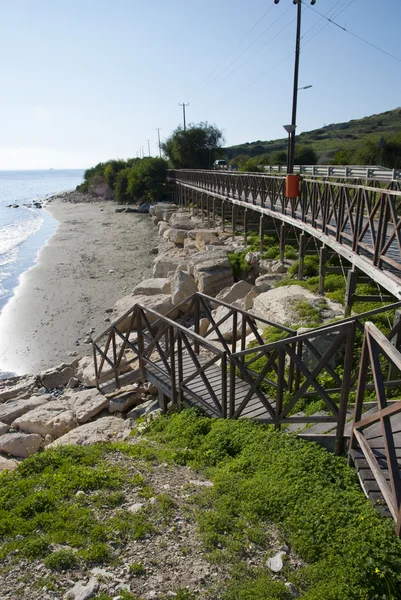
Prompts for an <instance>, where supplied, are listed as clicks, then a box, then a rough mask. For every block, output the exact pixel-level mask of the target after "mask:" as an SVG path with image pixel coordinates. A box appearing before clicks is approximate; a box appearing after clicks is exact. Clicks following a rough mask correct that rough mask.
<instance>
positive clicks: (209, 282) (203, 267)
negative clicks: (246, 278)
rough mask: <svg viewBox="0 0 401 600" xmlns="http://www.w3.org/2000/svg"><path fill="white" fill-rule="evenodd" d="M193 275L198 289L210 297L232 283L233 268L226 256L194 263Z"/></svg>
mask: <svg viewBox="0 0 401 600" xmlns="http://www.w3.org/2000/svg"><path fill="white" fill-rule="evenodd" d="M193 275H194V279H195V283H196V286H197V288H198V290H199V291H200V292H202V293H203V294H206V295H208V296H212V297H214V296H216V294H218V293H219V292H220V291H221V290H222V289H224V288H226V287H231V286H232V285H233V283H234V277H233V270H232V267H231V264H230V262H229V260H228V258H227V257H224V258H216V259H213V258H212V259H210V260H204V262H202V263H197V264H195V265H194V269H193Z"/></svg>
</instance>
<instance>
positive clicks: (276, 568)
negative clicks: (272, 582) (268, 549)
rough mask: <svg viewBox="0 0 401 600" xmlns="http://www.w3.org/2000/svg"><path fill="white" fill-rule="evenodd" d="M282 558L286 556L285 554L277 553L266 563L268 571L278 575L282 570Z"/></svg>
mask: <svg viewBox="0 0 401 600" xmlns="http://www.w3.org/2000/svg"><path fill="white" fill-rule="evenodd" d="M283 556H286V553H285V552H282V551H281V552H277V554H275V555H274V556H272V557H271V558H269V559H268V560H267V561H266V567H267V568H268V569H270V571H273V573H279V572H280V571H281V569H282V568H283V560H282V558H283Z"/></svg>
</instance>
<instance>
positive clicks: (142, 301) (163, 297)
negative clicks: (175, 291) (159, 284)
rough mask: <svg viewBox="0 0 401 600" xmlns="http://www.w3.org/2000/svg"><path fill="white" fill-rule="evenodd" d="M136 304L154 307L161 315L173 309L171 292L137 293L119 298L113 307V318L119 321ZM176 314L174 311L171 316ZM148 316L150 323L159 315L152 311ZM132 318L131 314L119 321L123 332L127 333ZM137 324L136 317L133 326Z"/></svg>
mask: <svg viewBox="0 0 401 600" xmlns="http://www.w3.org/2000/svg"><path fill="white" fill-rule="evenodd" d="M136 304H139V305H140V306H144V307H146V308H149V309H152V310H154V311H156V312H158V313H159V314H161V315H166V314H167V313H168V312H170V311H171V310H172V309H173V301H172V297H171V295H170V294H155V295H153V296H152V295H151V296H144V295H136V294H135V295H130V296H124V298H121V299H120V300H118V301H117V302H116V304H115V305H114V307H113V320H114V321H117V320H118V319H119V318H120V317H122V316H123V315H124V314H125V313H126V312H128V311H129V310H130V309H131V308H133V307H134V306H135V305H136ZM176 314H177V313H174V312H173V313H172V315H171V317H172V318H174V317H175V316H176ZM147 317H148V320H149V322H150V323H154V322H155V321H156V320H157V316H155V315H152V314H150V313H148V314H147ZM131 318H132V317H131V315H128V316H127V317H126V318H125V319H123V320H122V321H121V322H120V323H118V330H119V331H121V333H126V332H127V331H128V328H129V325H130V323H131ZM135 325H136V323H135V319H134V321H132V327H135Z"/></svg>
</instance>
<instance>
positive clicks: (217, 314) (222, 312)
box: [209, 306, 250, 342]
mask: <svg viewBox="0 0 401 600" xmlns="http://www.w3.org/2000/svg"><path fill="white" fill-rule="evenodd" d="M229 312H230V309H229V308H228V307H226V306H219V307H218V309H217V310H215V311H213V318H214V320H215V321H216V323H219V322H220V320H221V319H223V318H224V317H225V316H226V315H228V314H229ZM233 326H234V322H233V317H232V316H231V317H229V318H228V319H226V320H225V321H224V323H221V325H219V326H218V329H219V331H220V333H221V335H222V336H223V338H224V339H225V340H227V342H231V341H232V339H233V334H234V331H233ZM249 331H250V329H249V328H248V327H247V329H246V332H247V333H249ZM241 333H242V315H241V314H238V315H237V340H238V339H240V338H241ZM209 337H210V338H211V339H217V335H216V333H215V332H213V333H212V334H211V335H210V336H209Z"/></svg>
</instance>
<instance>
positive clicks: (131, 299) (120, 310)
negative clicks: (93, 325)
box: [77, 294, 177, 373]
mask: <svg viewBox="0 0 401 600" xmlns="http://www.w3.org/2000/svg"><path fill="white" fill-rule="evenodd" d="M135 304H139V305H141V306H143V307H145V308H151V309H153V310H155V311H156V312H158V313H160V314H161V315H166V314H167V313H168V312H170V311H171V310H172V309H173V303H172V297H171V295H170V294H155V295H154V296H143V295H134V296H124V298H121V299H120V300H118V301H117V302H116V304H115V305H114V319H115V320H117V319H118V318H119V316H122V315H124V313H126V312H127V311H128V310H130V309H131V308H133V307H134V305H135ZM169 316H170V318H172V319H174V318H175V317H176V316H177V312H174V311H173V312H172V313H171V315H169ZM147 317H148V320H149V322H150V323H154V321H156V320H157V316H155V315H151V314H148V315H147ZM130 321H131V315H128V316H127V317H126V318H125V319H123V320H122V321H121V322H120V323H118V326H117V327H118V329H119V331H121V333H126V331H127V330H128V327H129V324H130ZM132 327H135V320H134V322H133V324H132ZM77 373H78V371H77Z"/></svg>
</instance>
